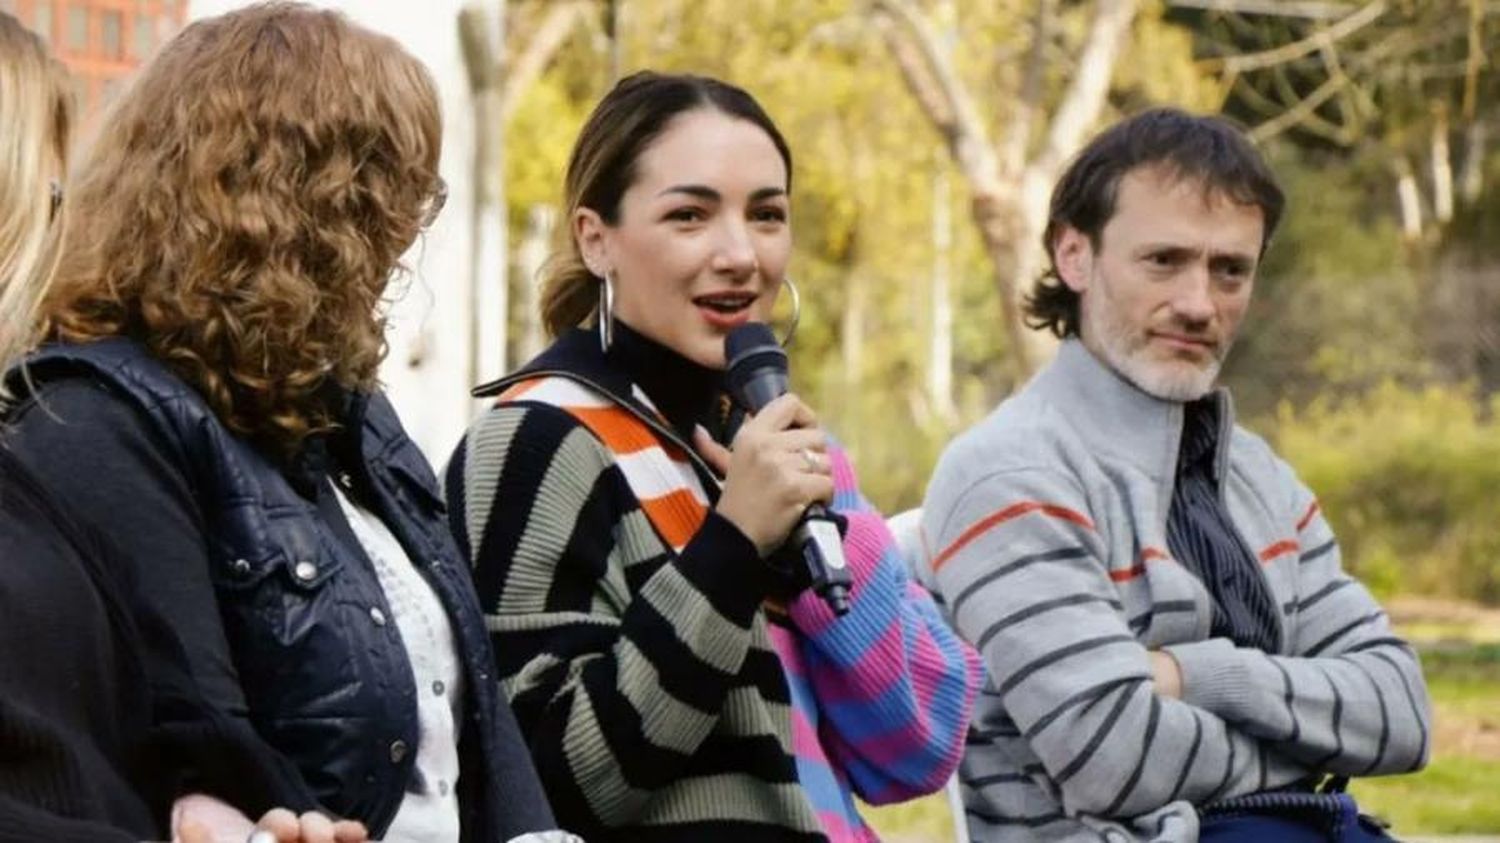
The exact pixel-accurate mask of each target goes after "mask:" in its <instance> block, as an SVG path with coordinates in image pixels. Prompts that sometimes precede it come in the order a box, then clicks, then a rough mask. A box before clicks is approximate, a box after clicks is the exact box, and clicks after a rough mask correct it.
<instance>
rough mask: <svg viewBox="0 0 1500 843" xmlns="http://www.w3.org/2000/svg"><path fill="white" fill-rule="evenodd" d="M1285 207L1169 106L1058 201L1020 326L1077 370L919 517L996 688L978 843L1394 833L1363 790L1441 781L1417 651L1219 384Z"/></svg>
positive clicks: (1112, 134) (985, 735) (1117, 137)
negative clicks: (1430, 758)
mask: <svg viewBox="0 0 1500 843" xmlns="http://www.w3.org/2000/svg"><path fill="white" fill-rule="evenodd" d="M1282 204H1283V196H1282V193H1281V190H1280V189H1279V188H1278V186H1277V184H1276V181H1275V178H1274V176H1273V175H1272V174H1271V172H1270V171H1269V169H1268V168H1267V166H1266V164H1265V162H1264V161H1263V160H1262V159H1261V158H1260V156H1259V154H1258V153H1257V152H1256V151H1255V149H1254V148H1253V147H1252V146H1251V145H1250V144H1249V142H1248V141H1247V140H1246V139H1245V137H1244V136H1243V135H1242V134H1241V133H1240V132H1239V131H1238V130H1237V129H1235V128H1234V127H1233V126H1231V125H1230V124H1228V123H1227V122H1225V121H1222V120H1220V119H1217V118H1209V117H1194V116H1190V115H1187V114H1184V113H1182V112H1178V111H1173V110H1156V111H1151V112H1147V113H1144V114H1141V115H1139V116H1137V117H1135V118H1132V119H1130V120H1127V121H1125V122H1122V123H1120V124H1118V125H1116V126H1114V127H1113V128H1111V129H1109V130H1108V131H1106V132H1104V133H1103V134H1101V135H1100V136H1099V137H1097V138H1096V139H1095V140H1094V141H1093V142H1092V143H1091V144H1090V145H1089V147H1088V148H1086V149H1085V150H1083V152H1082V153H1080V154H1079V156H1078V157H1077V158H1076V159H1075V160H1074V162H1073V163H1072V165H1071V166H1070V168H1069V169H1068V171H1067V173H1066V174H1065V175H1064V176H1063V178H1062V180H1061V181H1060V182H1059V183H1058V185H1057V187H1056V189H1055V191H1054V193H1053V196H1052V205H1051V219H1050V222H1049V225H1048V229H1047V233H1046V246H1047V249H1048V253H1049V255H1050V257H1051V264H1052V268H1051V270H1050V272H1049V273H1048V278H1045V279H1043V281H1042V283H1041V284H1040V285H1039V286H1038V289H1037V291H1036V292H1035V293H1034V294H1033V296H1032V297H1031V299H1030V300H1029V301H1028V303H1027V309H1028V316H1029V319H1030V320H1031V322H1032V323H1033V324H1034V325H1036V326H1044V327H1047V328H1050V329H1051V330H1053V331H1054V332H1056V333H1057V334H1058V335H1059V336H1060V337H1061V338H1062V344H1061V347H1060V349H1059V351H1058V354H1057V357H1056V359H1055V360H1054V361H1053V362H1052V363H1051V364H1050V365H1048V366H1047V367H1046V368H1045V369H1044V370H1043V371H1042V372H1041V373H1039V374H1038V375H1037V376H1036V378H1035V379H1034V380H1032V381H1031V382H1030V383H1029V384H1027V385H1026V387H1025V388H1024V389H1022V390H1021V391H1020V392H1019V393H1017V394H1016V395H1014V396H1013V397H1011V398H1010V399H1008V400H1006V401H1005V402H1003V403H1002V404H1001V405H1000V407H999V408H998V409H997V410H996V411H995V412H994V413H992V414H991V415H990V416H989V417H988V418H987V419H986V420H985V421H983V422H982V423H980V424H979V425H978V426H977V427H975V428H974V429H972V430H970V431H968V432H967V433H965V434H964V435H963V436H961V437H960V438H959V439H958V440H956V441H955V442H953V443H952V444H951V445H950V446H949V447H948V449H947V451H946V452H945V453H944V454H943V457H942V459H941V461H940V463H939V465H938V468H937V471H936V473H935V475H934V477H933V479H932V483H931V486H930V487H929V489H928V493H927V500H926V503H925V505H924V507H923V512H924V515H923V535H924V540H925V542H926V547H927V548H928V552H929V553H930V554H931V555H930V557H929V559H928V560H927V567H928V570H927V571H926V578H927V580H928V585H929V587H931V588H933V589H934V590H935V592H936V593H937V594H939V596H940V597H942V598H943V600H944V602H945V603H946V605H947V610H948V612H949V613H950V616H951V618H952V620H953V622H954V624H955V625H956V627H957V629H958V630H959V631H960V632H961V633H962V634H963V635H964V637H966V638H968V639H969V640H970V641H971V642H973V643H974V644H975V645H976V646H977V647H978V648H979V650H980V651H981V653H982V654H983V656H984V659H985V664H986V667H987V668H988V671H989V674H990V677H991V678H990V680H989V682H988V685H987V687H986V688H985V690H984V691H983V692H982V695H981V697H980V699H979V703H978V707H977V709H976V712H975V722H974V723H973V727H972V730H971V734H970V738H969V743H968V748H967V754H966V756H965V758H964V762H963V766H962V769H961V774H960V775H961V778H962V780H963V784H964V797H965V804H966V809H967V813H968V821H969V826H970V830H971V834H972V836H973V837H974V839H976V840H998V839H1005V840H1011V839H1014V840H1039V841H1073V840H1092V841H1097V840H1100V839H1104V840H1117V841H1146V840H1150V841H1193V840H1198V839H1200V835H1201V839H1203V840H1214V841H1231V840H1278V841H1280V840H1286V841H1296V840H1302V839H1306V840H1365V839H1384V836H1383V834H1382V833H1381V832H1380V831H1379V829H1378V828H1376V827H1374V826H1373V824H1371V823H1369V822H1367V821H1365V820H1361V819H1360V818H1359V817H1358V813H1357V810H1356V809H1355V806H1354V804H1353V800H1352V799H1351V798H1350V797H1348V796H1347V795H1344V794H1342V793H1340V792H1338V791H1340V790H1341V789H1342V788H1341V784H1342V781H1343V777H1347V776H1360V775H1379V774H1390V773H1400V772H1406V771H1410V770H1415V769H1418V768H1420V767H1422V766H1423V764H1425V763H1426V760H1427V755H1428V745H1429V731H1430V729H1429V726H1430V713H1429V708H1430V704H1429V702H1428V697H1427V691H1426V687H1425V685H1424V682H1423V679H1422V673H1421V667H1420V665H1419V664H1418V661H1417V657H1416V655H1415V654H1414V653H1413V651H1412V649H1411V648H1410V647H1409V646H1408V645H1407V644H1406V643H1405V642H1404V641H1402V640H1401V639H1400V638H1399V637H1397V636H1396V635H1395V633H1393V632H1392V631H1391V627H1390V624H1389V623H1388V621H1387V618H1386V615H1385V613H1384V612H1383V611H1381V609H1380V607H1379V605H1377V604H1376V602H1375V600H1374V599H1373V598H1372V597H1371V596H1370V594H1369V592H1367V591H1366V590H1365V588H1364V587H1363V586H1362V585H1360V584H1359V583H1358V582H1357V581H1355V580H1354V579H1352V578H1351V577H1350V576H1349V575H1348V574H1346V573H1345V572H1344V571H1343V569H1342V567H1341V566H1340V562H1339V550H1338V545H1337V543H1336V542H1335V540H1334V537H1333V533H1332V531H1331V530H1330V529H1329V526H1328V523H1327V522H1326V521H1325V520H1324V518H1323V515H1322V513H1321V512H1320V511H1319V509H1318V504H1317V501H1316V500H1315V499H1314V497H1313V495H1312V493H1311V492H1310V491H1308V489H1307V488H1306V487H1304V486H1303V485H1302V483H1301V482H1299V481H1298V479H1297V477H1296V475H1295V474H1294V473H1293V471H1292V469H1291V468H1290V467H1289V466H1288V465H1287V464H1286V463H1285V462H1283V461H1282V460H1280V459H1279V458H1278V457H1277V456H1276V455H1275V454H1274V453H1273V452H1272V451H1271V449H1270V447H1268V446H1267V444H1266V443H1265V442H1264V441H1263V440H1261V439H1260V438H1259V437H1257V436H1255V435H1254V434H1252V433H1250V432H1248V431H1246V430H1244V429H1243V428H1240V427H1238V426H1236V425H1235V424H1234V419H1233V411H1232V408H1231V404H1230V401H1229V396H1228V394H1227V393H1226V392H1225V391H1224V390H1223V389H1215V388H1214V382H1215V379H1216V377H1217V375H1218V373H1219V367H1220V365H1221V363H1222V362H1223V360H1224V357H1225V355H1226V354H1227V353H1228V351H1229V347H1230V344H1231V342H1232V341H1233V339H1234V336H1235V331H1236V329H1237V328H1238V327H1239V324H1240V320H1241V318H1242V317H1243V316H1244V314H1245V310H1246V307H1247V305H1248V304H1249V301H1250V292H1251V288H1252V286H1253V282H1254V278H1255V270H1256V267H1257V264H1258V262H1259V259H1260V257H1261V255H1262V253H1263V252H1264V249H1265V246H1266V243H1267V242H1268V241H1269V239H1270V236H1271V233H1272V231H1273V230H1274V229H1275V227H1276V223H1277V220H1278V218H1279V217H1280V215H1281V210H1282ZM1325 777H1327V778H1328V779H1329V781H1324V779H1325ZM1320 784H1322V785H1323V787H1322V791H1323V792H1318V791H1317V789H1318V787H1319V785H1320ZM1330 784H1331V785H1332V786H1331V787H1330V786H1329V785H1330Z"/></svg>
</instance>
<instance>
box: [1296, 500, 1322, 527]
mask: <svg viewBox="0 0 1500 843" xmlns="http://www.w3.org/2000/svg"><path fill="white" fill-rule="evenodd" d="M1317 514H1318V502H1317V501H1313V502H1312V506H1309V507H1308V508H1307V513H1306V514H1305V515H1303V516H1302V517H1301V518H1300V519H1298V521H1297V532H1299V533H1300V532H1302V531H1303V530H1304V529H1306V528H1307V525H1308V524H1309V523H1311V522H1312V520H1313V516H1314V515H1317Z"/></svg>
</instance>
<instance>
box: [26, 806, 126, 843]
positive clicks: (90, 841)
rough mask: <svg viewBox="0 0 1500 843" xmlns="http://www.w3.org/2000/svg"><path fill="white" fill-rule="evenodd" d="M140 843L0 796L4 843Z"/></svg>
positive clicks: (111, 830)
mask: <svg viewBox="0 0 1500 843" xmlns="http://www.w3.org/2000/svg"><path fill="white" fill-rule="evenodd" d="M38 840H46V841H48V843H139V841H137V840H136V839H135V835H132V834H127V833H126V832H123V831H121V830H119V829H117V828H111V827H110V826H108V825H105V824H103V823H97V822H91V821H88V820H77V819H71V818H68V817H60V816H57V815H56V814H53V813H50V812H48V811H44V810H42V809H41V808H38V807H36V806H35V805H31V804H28V803H25V802H21V801H18V800H15V799H12V798H10V797H8V796H3V795H0V843H36V841H38Z"/></svg>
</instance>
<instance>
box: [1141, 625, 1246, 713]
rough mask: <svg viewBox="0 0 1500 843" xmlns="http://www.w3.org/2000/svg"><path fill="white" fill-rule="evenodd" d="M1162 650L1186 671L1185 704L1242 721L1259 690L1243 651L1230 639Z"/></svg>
mask: <svg viewBox="0 0 1500 843" xmlns="http://www.w3.org/2000/svg"><path fill="white" fill-rule="evenodd" d="M1162 650H1163V651H1164V652H1166V653H1168V654H1170V655H1171V656H1172V658H1174V659H1176V660H1177V666H1178V667H1179V668H1180V669H1181V670H1182V701H1183V702H1185V703H1187V704H1189V705H1193V706H1197V707H1198V708H1201V709H1203V710H1205V711H1209V712H1212V713H1214V714H1217V715H1219V716H1220V717H1222V718H1224V719H1226V720H1231V721H1232V720H1239V719H1242V718H1241V717H1240V715H1239V713H1240V712H1241V711H1243V710H1245V707H1246V706H1248V705H1250V704H1251V702H1252V699H1253V697H1254V696H1255V688H1254V685H1253V684H1252V682H1251V680H1250V671H1249V669H1248V666H1247V665H1246V664H1245V660H1244V658H1243V656H1242V655H1241V653H1240V651H1239V648H1237V647H1235V646H1234V643H1233V642H1231V641H1230V640H1229V639H1227V638H1210V639H1208V640H1207V641H1194V642H1191V643H1188V644H1173V645H1171V646H1169V647H1163V648H1162Z"/></svg>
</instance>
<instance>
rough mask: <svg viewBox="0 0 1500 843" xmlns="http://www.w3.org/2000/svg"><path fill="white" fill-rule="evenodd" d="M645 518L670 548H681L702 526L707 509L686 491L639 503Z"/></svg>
mask: <svg viewBox="0 0 1500 843" xmlns="http://www.w3.org/2000/svg"><path fill="white" fill-rule="evenodd" d="M641 509H642V510H644V511H645V513H646V518H647V519H649V520H650V521H651V524H652V525H653V526H655V527H656V529H657V531H658V532H659V533H661V537H662V538H663V539H665V540H666V542H667V544H670V545H671V546H672V547H682V546H683V545H685V544H687V543H688V539H691V538H692V537H693V534H694V533H696V532H698V528H699V527H702V526H703V519H704V518H707V517H708V508H707V507H705V506H704V505H703V504H701V503H699V502H698V499H697V498H696V497H694V496H693V493H692V492H690V491H688V490H687V489H678V490H676V491H673V492H668V493H667V494H665V495H662V496H661V497H659V498H650V499H649V500H643V501H641Z"/></svg>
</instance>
